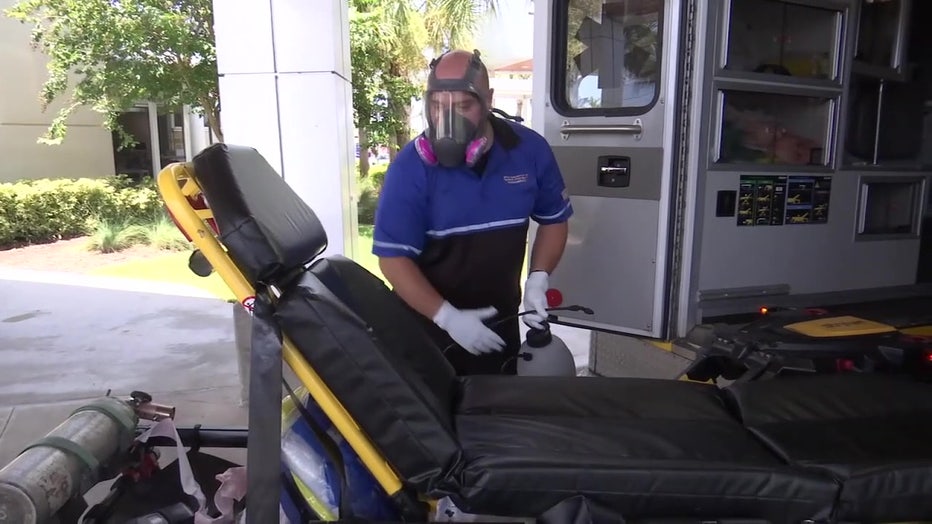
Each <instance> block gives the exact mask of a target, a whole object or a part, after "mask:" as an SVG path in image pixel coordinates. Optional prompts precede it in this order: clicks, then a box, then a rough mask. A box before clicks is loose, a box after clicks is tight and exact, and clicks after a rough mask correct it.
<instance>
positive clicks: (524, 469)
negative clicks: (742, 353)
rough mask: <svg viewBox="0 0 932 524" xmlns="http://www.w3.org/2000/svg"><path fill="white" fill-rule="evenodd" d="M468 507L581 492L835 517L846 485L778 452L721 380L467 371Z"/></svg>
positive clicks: (613, 499)
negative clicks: (736, 409)
mask: <svg viewBox="0 0 932 524" xmlns="http://www.w3.org/2000/svg"><path fill="white" fill-rule="evenodd" d="M459 382H460V391H459V395H458V404H457V407H456V413H457V416H456V419H455V422H456V432H457V436H458V438H459V441H460V444H461V446H462V447H463V453H464V460H465V463H466V464H465V467H464V469H463V471H462V473H461V479H462V484H463V486H464V487H463V489H462V491H461V495H459V496H454V497H453V498H454V501H455V502H456V503H457V505H458V506H459V507H460V508H461V509H463V510H464V511H470V510H474V511H477V512H486V513H488V512H490V511H491V512H494V513H502V514H506V515H507V514H508V512H509V508H514V507H515V504H514V501H515V500H521V501H522V504H521V507H522V509H524V510H526V511H529V512H531V513H530V514H540V513H544V512H545V511H546V510H547V509H548V508H550V507H552V506H555V505H557V504H559V503H560V502H561V501H564V500H567V499H570V498H572V497H574V496H576V495H583V496H584V497H585V498H586V499H587V500H588V501H590V502H592V503H595V504H597V505H600V506H602V507H606V508H613V509H614V510H615V511H618V512H619V514H620V515H629V516H633V515H636V516H637V517H639V518H653V517H656V518H663V517H677V516H683V515H690V516H694V517H700V518H702V517H706V518H729V517H730V518H759V519H766V520H770V521H771V522H792V521H801V520H806V519H818V518H826V517H828V516H829V515H830V513H831V508H832V505H833V503H834V499H835V497H836V495H837V492H838V485H837V484H836V483H835V482H833V481H832V479H831V477H830V476H827V475H822V474H819V473H818V472H807V471H805V470H794V469H791V468H790V467H788V466H786V465H784V464H782V463H781V461H780V460H779V459H778V458H777V457H776V456H774V455H773V454H772V453H770V452H769V450H767V449H766V447H765V446H764V445H763V444H761V443H760V442H759V441H758V440H757V439H756V438H754V436H753V435H751V434H750V433H749V432H748V431H747V430H746V429H745V428H744V427H743V426H742V425H741V424H740V423H739V422H738V421H737V420H736V419H735V418H734V416H733V415H732V414H731V413H729V412H728V410H727V408H726V405H725V401H724V399H723V397H722V396H721V392H720V390H719V389H718V388H716V387H714V386H711V385H707V384H697V383H692V382H671V381H668V380H654V379H615V378H601V377H584V378H579V379H577V380H575V381H574V380H569V381H568V380H566V379H560V378H555V377H484V376H470V377H463V378H461V379H459Z"/></svg>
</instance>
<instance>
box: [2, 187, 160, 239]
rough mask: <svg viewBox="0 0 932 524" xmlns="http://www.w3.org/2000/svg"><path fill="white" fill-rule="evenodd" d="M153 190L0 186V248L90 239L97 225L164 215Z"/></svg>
mask: <svg viewBox="0 0 932 524" xmlns="http://www.w3.org/2000/svg"><path fill="white" fill-rule="evenodd" d="M163 209H164V208H163V207H162V201H161V199H160V198H159V195H158V192H157V191H156V189H155V187H154V186H153V184H151V183H149V184H141V185H136V184H132V183H130V182H128V181H127V180H125V179H123V178H121V177H111V178H101V179H88V178H82V179H56V180H50V179H41V180H24V181H20V182H17V183H12V184H11V183H6V184H0V248H5V247H10V246H14V245H18V244H31V243H42V242H50V241H54V240H59V239H65V238H74V237H78V236H82V235H87V234H89V233H91V232H93V231H95V230H96V229H97V227H98V225H99V224H101V223H108V224H122V223H129V222H131V221H146V220H149V221H151V220H155V219H156V218H158V217H160V216H164V215H165V211H164V210H163Z"/></svg>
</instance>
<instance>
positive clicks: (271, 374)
mask: <svg viewBox="0 0 932 524" xmlns="http://www.w3.org/2000/svg"><path fill="white" fill-rule="evenodd" d="M281 382H282V342H281V336H280V335H279V333H278V330H277V329H276V327H275V323H274V320H273V316H272V304H271V303H270V301H269V297H268V293H266V290H265V289H260V288H259V286H257V289H256V301H255V305H254V307H253V316H252V340H251V350H250V356H249V439H248V441H247V444H246V462H247V464H248V465H249V467H248V468H246V482H247V486H248V489H247V491H246V508H247V509H246V524H267V523H269V522H278V520H279V505H280V501H281V487H282V485H281V475H280V473H281V460H282V459H281V449H282V448H281V444H282V442H281V427H282V417H281V412H282V407H281Z"/></svg>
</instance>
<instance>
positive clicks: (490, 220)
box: [372, 117, 573, 312]
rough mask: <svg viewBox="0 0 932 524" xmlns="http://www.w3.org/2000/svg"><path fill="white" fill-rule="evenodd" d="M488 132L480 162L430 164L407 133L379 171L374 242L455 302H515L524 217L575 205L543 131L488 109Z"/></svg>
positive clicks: (559, 214)
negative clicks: (493, 114)
mask: <svg viewBox="0 0 932 524" xmlns="http://www.w3.org/2000/svg"><path fill="white" fill-rule="evenodd" d="M491 122H492V127H493V130H494V133H495V139H494V141H493V145H492V147H491V148H490V149H489V151H488V152H487V154H486V155H485V156H484V158H483V161H482V162H481V163H480V165H478V166H476V167H473V168H469V167H466V166H463V167H460V168H446V167H443V166H428V165H427V164H425V163H424V162H423V161H422V160H421V158H420V157H419V156H418V154H417V151H416V150H415V148H414V145H413V143H409V144H407V145H406V146H405V147H404V148H403V149H402V150H401V151H399V153H398V155H397V156H396V158H395V160H394V161H393V162H392V164H391V165H390V166H389V168H388V171H387V172H386V174H385V181H384V184H383V187H382V193H381V195H380V198H379V203H378V207H377V210H376V215H375V234H374V242H373V246H372V252H373V253H374V254H375V255H377V256H379V257H398V256H403V257H410V258H412V259H414V260H415V262H416V263H417V264H418V266H419V267H420V268H421V270H422V271H423V272H424V274H425V276H426V277H427V279H428V281H430V282H431V284H433V285H434V287H435V288H436V289H437V291H438V292H439V293H440V294H441V295H442V296H443V297H444V298H446V299H447V300H448V301H449V302H450V303H451V304H453V305H454V306H456V307H459V308H472V307H485V306H488V305H493V306H495V307H497V308H498V309H499V311H500V312H505V311H516V310H517V308H518V307H519V306H520V302H521V291H520V282H519V278H520V274H521V269H522V266H523V263H524V257H525V250H526V247H527V230H528V224H529V220H531V219H533V220H534V221H536V222H537V223H539V224H542V225H545V224H555V223H560V222H565V221H566V220H567V219H569V217H570V216H571V215H572V214H573V208H572V206H571V204H570V201H569V197H568V195H567V192H566V186H565V184H564V181H563V177H562V175H561V173H560V169H559V167H558V166H557V163H556V159H555V158H554V156H553V152H552V151H551V149H550V146H549V145H548V144H547V142H546V140H544V138H543V137H542V136H540V135H539V134H538V133H536V132H535V131H533V130H532V129H530V128H528V127H525V126H522V125H520V124H517V123H515V122H512V121H509V120H505V119H501V118H497V117H492V118H491Z"/></svg>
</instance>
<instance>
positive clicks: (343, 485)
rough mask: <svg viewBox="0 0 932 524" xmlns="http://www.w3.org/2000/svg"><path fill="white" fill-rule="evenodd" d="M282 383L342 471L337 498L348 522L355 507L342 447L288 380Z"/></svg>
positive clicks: (338, 469)
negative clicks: (352, 502)
mask: <svg viewBox="0 0 932 524" xmlns="http://www.w3.org/2000/svg"><path fill="white" fill-rule="evenodd" d="M282 383H283V384H285V389H287V390H288V394H289V395H290V396H291V400H293V401H294V404H295V407H296V408H298V411H299V412H300V413H301V417H302V418H303V419H304V420H305V421H306V422H307V425H308V427H310V428H311V431H313V432H314V436H315V437H317V440H318V441H319V442H320V445H321V446H323V447H324V452H325V453H327V458H329V459H330V461H331V462H332V463H333V466H334V467H335V468H337V471H338V472H339V473H340V497H339V498H338V499H337V504H338V507H339V509H340V521H341V522H342V521H347V522H348V521H350V520H351V519H352V518H353V509H352V508H351V507H350V503H349V500H350V498H351V497H350V496H349V493H348V491H349V482H348V481H347V480H346V476H347V473H346V464H345V463H344V462H343V454H342V453H340V447H339V446H338V445H337V443H336V442H335V441H334V440H333V438H332V437H331V436H330V435H328V434H327V432H326V431H324V429H323V428H322V427H320V425H319V424H318V423H317V420H315V419H314V416H313V415H311V413H310V412H309V411H308V410H307V407H305V406H304V403H303V402H301V399H300V398H298V395H296V394H295V392H294V390H293V389H291V386H290V385H288V382H287V381H286V380H284V379H282Z"/></svg>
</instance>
